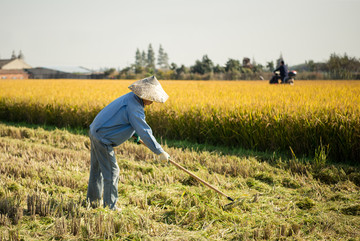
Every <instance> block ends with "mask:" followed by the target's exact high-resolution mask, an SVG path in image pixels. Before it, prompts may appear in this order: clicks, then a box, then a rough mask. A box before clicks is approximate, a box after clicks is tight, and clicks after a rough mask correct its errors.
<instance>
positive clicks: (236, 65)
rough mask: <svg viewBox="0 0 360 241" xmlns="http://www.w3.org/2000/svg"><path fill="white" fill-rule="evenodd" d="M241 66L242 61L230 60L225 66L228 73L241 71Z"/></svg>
mask: <svg viewBox="0 0 360 241" xmlns="http://www.w3.org/2000/svg"><path fill="white" fill-rule="evenodd" d="M240 69H241V64H240V61H239V60H237V59H229V60H228V61H227V62H226V64H225V71H226V72H228V73H229V72H234V71H240Z"/></svg>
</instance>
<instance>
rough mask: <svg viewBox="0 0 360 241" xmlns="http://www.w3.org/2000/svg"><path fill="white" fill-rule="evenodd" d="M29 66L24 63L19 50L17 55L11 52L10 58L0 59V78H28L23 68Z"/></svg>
mask: <svg viewBox="0 0 360 241" xmlns="http://www.w3.org/2000/svg"><path fill="white" fill-rule="evenodd" d="M31 68H32V67H31V66H30V65H28V64H27V63H25V61H24V56H23V55H22V53H21V52H20V54H19V56H18V57H16V56H15V54H14V52H13V54H12V57H11V59H0V79H28V78H29V74H28V73H27V72H26V71H25V69H31Z"/></svg>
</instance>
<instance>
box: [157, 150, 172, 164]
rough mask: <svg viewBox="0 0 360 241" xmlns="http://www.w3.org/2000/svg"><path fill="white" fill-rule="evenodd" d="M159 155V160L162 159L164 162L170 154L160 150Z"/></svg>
mask: <svg viewBox="0 0 360 241" xmlns="http://www.w3.org/2000/svg"><path fill="white" fill-rule="evenodd" d="M159 156H160V161H162V162H163V163H164V164H166V162H169V159H170V155H169V154H167V153H166V152H162V153H161V154H160V155H159Z"/></svg>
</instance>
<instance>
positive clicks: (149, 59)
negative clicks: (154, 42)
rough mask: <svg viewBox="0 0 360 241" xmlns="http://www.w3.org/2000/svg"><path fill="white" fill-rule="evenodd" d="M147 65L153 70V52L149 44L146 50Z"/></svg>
mask: <svg viewBox="0 0 360 241" xmlns="http://www.w3.org/2000/svg"><path fill="white" fill-rule="evenodd" d="M147 67H148V68H150V69H153V70H155V52H154V50H153V48H152V46H151V44H149V47H148V52H147Z"/></svg>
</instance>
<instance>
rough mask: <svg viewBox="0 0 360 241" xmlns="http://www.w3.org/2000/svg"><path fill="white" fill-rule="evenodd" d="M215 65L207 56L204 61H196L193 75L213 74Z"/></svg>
mask: <svg viewBox="0 0 360 241" xmlns="http://www.w3.org/2000/svg"><path fill="white" fill-rule="evenodd" d="M213 68H214V64H213V62H212V61H211V59H209V57H208V56H207V55H204V56H203V58H202V60H201V61H200V60H196V62H195V65H193V66H191V68H190V71H191V73H198V74H205V73H211V72H213Z"/></svg>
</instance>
